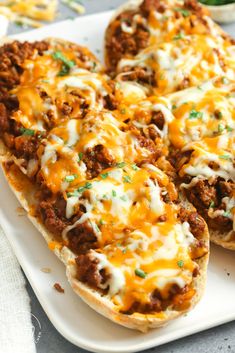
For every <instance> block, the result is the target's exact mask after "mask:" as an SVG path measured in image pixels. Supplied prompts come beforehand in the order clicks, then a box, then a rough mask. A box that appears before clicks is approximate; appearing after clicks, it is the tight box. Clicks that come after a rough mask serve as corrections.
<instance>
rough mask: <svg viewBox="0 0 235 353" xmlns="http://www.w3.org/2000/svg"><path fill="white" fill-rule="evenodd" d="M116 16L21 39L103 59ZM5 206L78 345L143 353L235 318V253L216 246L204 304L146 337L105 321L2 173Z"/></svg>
mask: <svg viewBox="0 0 235 353" xmlns="http://www.w3.org/2000/svg"><path fill="white" fill-rule="evenodd" d="M110 16H111V13H110V12H109V13H102V14H97V15H92V16H87V17H82V18H79V19H77V20H73V21H71V20H69V21H65V22H61V23H57V24H53V25H51V26H48V27H44V28H41V29H38V30H34V31H30V32H26V33H24V34H21V35H18V36H15V37H16V38H19V39H26V40H36V39H42V38H44V37H48V36H57V37H61V38H64V39H67V40H71V41H75V42H78V43H80V44H85V45H87V46H89V48H90V49H91V50H93V51H94V52H95V53H96V54H97V53H98V54H99V55H101V48H102V45H103V43H102V42H103V34H104V29H105V27H106V25H107V22H108V20H109V18H110ZM0 204H1V208H0V223H1V225H2V227H3V229H4V231H5V233H6V235H7V237H8V239H9V241H10V243H11V244H12V247H13V249H14V251H15V253H16V256H17V257H18V260H19V262H20V264H21V266H22V268H23V270H24V272H25V274H26V276H27V278H28V279H29V281H30V283H31V285H32V287H33V289H34V291H35V293H36V295H37V297H38V299H39V301H40V303H41V304H42V306H43V308H44V310H45V312H46V313H47V315H48V317H49V319H50V320H51V322H52V323H53V325H54V326H55V327H56V329H57V330H58V331H59V332H60V333H61V334H62V335H63V336H64V337H65V338H67V339H68V340H69V341H71V342H72V343H74V344H76V345H77V346H80V347H82V348H84V349H87V350H89V351H93V352H100V353H105V352H107V353H108V352H109V353H111V352H113V353H114V352H116V353H124V352H126V353H127V352H137V351H143V350H145V349H147V348H151V347H154V346H158V345H161V344H163V343H167V342H170V341H173V340H176V339H178V338H181V337H184V336H187V335H190V334H193V333H196V332H199V331H202V330H205V329H208V328H210V327H213V326H217V325H220V324H222V323H225V322H228V321H231V320H234V319H235V301H234V296H235V256H234V253H233V252H229V251H226V250H223V249H220V248H218V247H212V250H211V259H210V266H209V271H208V284H207V289H206V293H205V296H204V298H203V300H202V301H201V302H200V304H199V305H198V306H197V307H196V308H195V309H194V310H193V311H192V312H191V313H189V314H188V315H187V316H185V317H183V318H181V319H179V320H176V321H174V322H172V323H171V324H170V325H169V326H167V327H165V328H161V329H157V330H152V331H150V332H148V333H146V334H142V333H139V332H135V331H131V330H129V329H125V328H123V327H120V326H118V325H116V324H114V323H112V322H110V321H109V320H107V319H105V318H103V317H102V316H100V315H99V314H97V313H96V312H94V311H93V310H92V309H90V308H89V307H88V306H87V305H86V304H84V303H83V302H82V301H81V300H80V299H79V298H78V296H76V295H75V294H74V293H73V291H72V289H71V288H70V286H69V284H68V282H67V279H66V276H65V270H64V267H63V265H62V263H60V262H59V260H58V259H57V258H56V257H55V256H54V255H53V254H52V253H51V252H50V251H49V250H48V248H47V245H46V244H45V242H44V240H43V238H42V236H41V235H40V234H39V233H38V231H37V230H36V229H35V228H34V227H33V225H32V224H31V223H30V222H29V220H28V219H27V217H26V216H23V217H22V216H21V217H20V216H19V215H18V212H19V211H17V208H18V207H19V204H18V202H17V200H16V199H15V197H14V195H13V194H12V192H11V191H10V189H9V187H8V185H7V183H6V181H5V180H4V177H3V174H2V172H0ZM45 267H49V268H50V269H51V270H52V272H51V273H44V272H42V271H41V269H42V268H45ZM55 282H59V283H60V284H61V286H62V287H63V288H64V289H65V293H64V294H60V293H58V292H56V291H55V290H54V289H53V284H54V283H55ZM41 324H42V325H43V323H41Z"/></svg>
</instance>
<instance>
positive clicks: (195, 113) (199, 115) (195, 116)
mask: <svg viewBox="0 0 235 353" xmlns="http://www.w3.org/2000/svg"><path fill="white" fill-rule="evenodd" d="M202 117H203V113H202V112H198V111H197V110H195V109H193V110H191V112H190V114H189V119H202Z"/></svg>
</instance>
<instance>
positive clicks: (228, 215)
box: [223, 211, 231, 218]
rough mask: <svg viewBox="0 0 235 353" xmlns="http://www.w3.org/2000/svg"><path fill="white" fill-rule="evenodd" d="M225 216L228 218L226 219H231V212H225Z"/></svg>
mask: <svg viewBox="0 0 235 353" xmlns="http://www.w3.org/2000/svg"><path fill="white" fill-rule="evenodd" d="M223 216H224V217H226V218H229V217H230V216H231V212H230V211H225V212H224V214H223Z"/></svg>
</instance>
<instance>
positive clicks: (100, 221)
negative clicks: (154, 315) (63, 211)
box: [63, 164, 197, 311]
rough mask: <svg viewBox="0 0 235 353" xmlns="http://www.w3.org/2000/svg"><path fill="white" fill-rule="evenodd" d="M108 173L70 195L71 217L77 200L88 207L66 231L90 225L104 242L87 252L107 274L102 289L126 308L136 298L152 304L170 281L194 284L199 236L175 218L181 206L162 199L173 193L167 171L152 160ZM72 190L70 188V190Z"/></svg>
mask: <svg viewBox="0 0 235 353" xmlns="http://www.w3.org/2000/svg"><path fill="white" fill-rule="evenodd" d="M105 173H106V174H105V178H104V177H102V175H101V176H99V177H97V178H96V179H93V180H92V181H90V182H91V185H90V187H89V189H85V190H82V191H81V192H80V193H79V194H78V195H76V196H71V197H68V198H67V216H70V217H71V215H72V214H73V213H76V210H77V209H78V207H79V205H83V209H84V208H85V210H86V211H85V213H83V214H82V216H81V217H80V218H79V219H77V221H76V222H75V223H74V224H73V225H70V226H68V227H67V228H66V229H65V230H64V233H63V236H64V239H66V237H67V233H68V232H69V231H70V230H72V229H73V228H75V227H76V226H77V225H78V224H82V223H84V222H89V224H90V225H91V226H92V228H93V231H94V233H95V234H96V237H97V239H98V242H99V246H100V247H99V249H97V250H91V251H90V252H89V256H90V258H91V260H94V259H96V260H98V271H101V270H105V272H106V273H107V274H108V279H107V280H106V282H105V283H103V284H102V285H100V288H102V289H107V290H108V295H109V297H110V298H111V299H112V300H113V301H114V303H115V304H117V305H118V306H119V307H120V310H124V311H125V310H128V309H129V308H130V307H131V305H132V304H133V303H134V302H135V301H138V302H140V303H149V302H150V297H151V293H152V292H153V291H154V290H156V289H157V290H159V291H160V292H161V293H162V296H163V298H167V296H168V294H169V290H170V287H171V286H172V284H177V285H178V286H179V287H180V288H183V287H185V285H187V284H189V285H190V284H191V282H192V278H193V274H192V273H193V270H194V269H195V268H196V267H197V264H196V263H195V262H194V261H193V260H192V254H191V247H193V245H194V244H195V242H196V240H195V238H194V236H193V235H192V233H191V232H190V229H189V224H188V223H187V222H184V223H180V221H178V220H177V211H178V206H177V205H174V204H166V203H165V202H164V200H163V196H166V195H167V194H168V192H171V191H170V190H171V183H170V182H169V180H168V178H167V176H166V175H165V174H164V173H163V172H162V171H160V170H159V169H158V168H156V167H155V166H153V165H145V166H144V167H142V168H136V167H134V168H133V166H132V165H129V164H126V165H125V166H123V167H121V168H111V169H107V170H106V171H105ZM74 191H75V190H74V187H71V189H70V193H69V194H68V195H72V192H74ZM163 215H165V218H164V220H163V221H162V222H159V221H158V219H159V217H160V216H163ZM181 264H182V266H181ZM138 271H142V272H141V273H142V274H143V273H144V274H145V275H144V277H145V278H141V277H139V276H138V273H139V272H138Z"/></svg>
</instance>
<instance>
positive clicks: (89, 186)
mask: <svg viewBox="0 0 235 353" xmlns="http://www.w3.org/2000/svg"><path fill="white" fill-rule="evenodd" d="M91 188H92V183H89V182H87V183H86V184H85V185H84V186H80V187H79V188H78V189H77V191H78V192H83V191H85V190H88V189H91Z"/></svg>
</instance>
